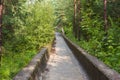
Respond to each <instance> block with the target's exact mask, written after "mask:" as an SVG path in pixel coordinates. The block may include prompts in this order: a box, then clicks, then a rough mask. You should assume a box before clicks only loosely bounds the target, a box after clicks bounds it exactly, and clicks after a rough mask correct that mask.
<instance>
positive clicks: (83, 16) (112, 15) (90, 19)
mask: <svg viewBox="0 0 120 80" xmlns="http://www.w3.org/2000/svg"><path fill="white" fill-rule="evenodd" d="M63 1H64V0H63ZM77 1H80V6H78V8H79V7H80V12H79V13H77V14H76V16H77V17H76V25H75V27H77V29H80V33H78V34H80V40H78V38H76V37H75V35H74V33H73V28H74V27H73V26H74V23H73V22H74V5H73V4H74V2H73V0H68V1H64V4H65V6H64V7H62V6H61V7H60V8H62V9H61V12H64V14H65V15H64V18H65V19H66V20H63V21H64V22H65V23H63V27H64V29H65V33H66V35H67V36H68V37H69V38H70V39H71V40H72V41H74V42H76V43H77V44H78V45H79V46H81V47H82V48H84V49H85V50H86V51H87V52H89V53H90V54H92V55H94V56H96V57H98V58H99V59H100V60H102V61H103V62H104V63H105V64H107V65H108V66H109V67H111V68H113V69H115V70H116V71H118V72H120V60H119V58H120V34H119V33H120V24H119V23H120V9H119V6H120V5H119V4H120V1H119V0H114V1H113V0H109V1H108V3H107V15H108V16H107V19H108V25H107V26H108V30H107V32H105V31H104V18H103V16H104V10H103V9H104V8H103V7H104V6H103V5H104V4H103V1H101V0H77ZM61 4H63V3H61ZM76 32H77V30H76Z"/></svg>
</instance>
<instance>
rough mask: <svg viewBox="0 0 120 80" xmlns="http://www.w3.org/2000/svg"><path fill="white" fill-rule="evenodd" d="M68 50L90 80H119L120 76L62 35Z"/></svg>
mask: <svg viewBox="0 0 120 80" xmlns="http://www.w3.org/2000/svg"><path fill="white" fill-rule="evenodd" d="M62 36H63V37H64V39H65V41H66V42H67V44H68V46H69V47H70V49H71V50H72V51H73V53H74V55H75V56H76V58H77V59H78V61H79V63H80V64H81V65H82V66H83V68H84V69H85V71H86V73H87V74H88V76H89V78H90V80H120V74H118V73H117V72H116V71H114V70H112V69H110V68H109V67H107V66H106V65H105V64H104V63H103V62H102V61H100V60H98V59H97V58H96V57H94V56H91V55H90V54H88V53H87V52H85V51H84V50H83V49H82V48H80V47H79V46H77V45H76V44H74V43H73V42H71V41H70V40H69V39H68V38H67V37H66V36H65V35H64V34H62Z"/></svg>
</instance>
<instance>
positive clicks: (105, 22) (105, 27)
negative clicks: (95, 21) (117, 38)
mask: <svg viewBox="0 0 120 80" xmlns="http://www.w3.org/2000/svg"><path fill="white" fill-rule="evenodd" d="M107 30H108V26H107V0H104V31H105V32H107Z"/></svg>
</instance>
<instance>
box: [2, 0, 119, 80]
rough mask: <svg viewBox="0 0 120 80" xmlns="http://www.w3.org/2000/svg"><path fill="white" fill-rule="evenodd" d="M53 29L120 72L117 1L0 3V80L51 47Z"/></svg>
mask: <svg viewBox="0 0 120 80" xmlns="http://www.w3.org/2000/svg"><path fill="white" fill-rule="evenodd" d="M56 26H57V27H58V28H61V27H62V28H63V29H64V32H65V35H66V36H67V37H68V38H69V39H70V40H72V41H73V42H75V43H76V44H77V45H79V46H80V47H82V48H83V49H85V50H86V51H87V52H88V53H89V54H91V55H93V56H95V57H97V58H98V59H100V60H101V61H103V62H104V63H105V64H106V65H107V66H109V67H110V68H112V69H114V70H116V71H117V72H119V73H120V0H0V80H12V78H13V77H14V76H15V75H16V73H18V72H19V71H20V70H21V69H22V68H23V67H24V66H26V65H27V64H28V63H29V61H30V60H31V59H32V58H33V56H34V55H36V54H37V52H39V50H40V49H41V48H42V47H45V46H47V45H50V44H51V43H52V41H53V39H54V33H55V30H54V28H55V27H56ZM59 32H61V29H60V30H59Z"/></svg>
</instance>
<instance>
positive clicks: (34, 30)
mask: <svg viewBox="0 0 120 80" xmlns="http://www.w3.org/2000/svg"><path fill="white" fill-rule="evenodd" d="M12 1H13V2H11V1H10V2H9V1H6V2H5V3H4V4H5V12H4V16H3V19H4V20H3V41H4V42H3V57H2V65H1V66H0V80H12V77H13V76H15V74H16V73H18V71H19V70H20V69H21V68H23V67H24V66H26V65H27V64H28V62H29V61H30V60H31V59H32V57H33V56H34V55H35V54H36V53H37V52H38V51H39V50H40V49H41V47H44V46H46V45H47V44H48V43H51V42H52V40H53V38H54V28H53V23H54V19H55V17H54V9H53V7H52V5H51V4H50V2H47V1H44V0H43V1H41V2H39V1H34V2H29V1H25V0H12Z"/></svg>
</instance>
